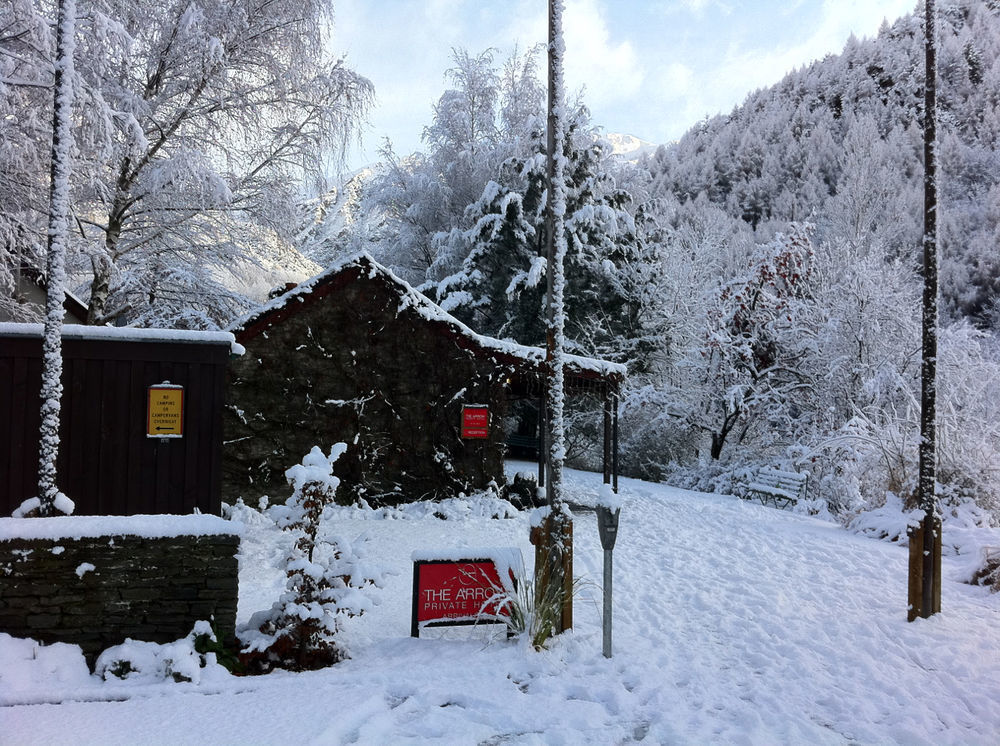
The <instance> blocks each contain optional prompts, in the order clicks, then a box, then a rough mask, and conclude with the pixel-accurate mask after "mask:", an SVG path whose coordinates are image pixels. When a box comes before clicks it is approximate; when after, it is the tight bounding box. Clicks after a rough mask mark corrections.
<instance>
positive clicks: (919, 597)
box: [907, 0, 941, 622]
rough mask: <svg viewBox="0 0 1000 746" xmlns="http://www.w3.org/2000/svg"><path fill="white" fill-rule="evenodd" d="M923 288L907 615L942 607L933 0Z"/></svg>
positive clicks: (927, 20)
mask: <svg viewBox="0 0 1000 746" xmlns="http://www.w3.org/2000/svg"><path fill="white" fill-rule="evenodd" d="M924 76H925V77H924V239H923V249H924V293H923V303H922V315H921V319H922V321H921V329H922V343H921V369H920V450H919V454H920V465H919V482H918V486H917V496H918V499H919V502H920V507H921V508H922V509H923V511H924V517H923V520H922V521H921V523H920V526H919V527H918V528H915V529H911V530H910V573H909V592H908V611H907V619H908V620H909V621H911V622H912V621H913V620H914V619H916V618H917V617H924V618H926V617H929V616H931V615H932V614H935V613H938V612H940V611H941V517H940V516H939V515H938V512H937V496H936V485H935V483H936V481H937V468H936V459H937V427H936V425H937V326H938V299H937V295H938V264H937V263H938V258H937V142H936V140H937V40H936V35H935V9H934V0H924Z"/></svg>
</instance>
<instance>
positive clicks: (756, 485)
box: [743, 469, 809, 508]
mask: <svg viewBox="0 0 1000 746" xmlns="http://www.w3.org/2000/svg"><path fill="white" fill-rule="evenodd" d="M808 480H809V475H808V474H799V473H798V472H795V471H781V470H779V469H761V470H760V471H758V472H757V476H755V477H754V480H753V481H752V482H750V483H749V484H748V485H747V493H746V495H744V497H743V499H744V500H750V499H753V498H757V499H758V500H760V503H761V505H767V504H768V503H771V504H772V505H774V507H776V508H783V507H784V508H787V507H788V506H789V505H795V503H797V502H798V501H799V500H801V499H803V498H804V497H805V496H806V482H807V481H808ZM778 503H781V504H780V505H779V504H778Z"/></svg>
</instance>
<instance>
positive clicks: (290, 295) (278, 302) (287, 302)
mask: <svg viewBox="0 0 1000 746" xmlns="http://www.w3.org/2000/svg"><path fill="white" fill-rule="evenodd" d="M350 269H356V270H360V271H361V272H362V273H367V276H368V277H370V278H374V277H376V276H381V277H383V278H384V279H385V280H387V281H388V282H389V283H390V284H391V285H392V286H394V287H395V288H396V290H397V292H398V293H399V296H400V304H399V310H400V311H402V310H404V309H406V308H411V309H413V310H414V311H415V312H416V313H417V314H418V315H419V316H421V317H422V318H424V319H426V320H428V321H433V322H438V323H440V324H443V325H445V326H447V327H448V328H449V329H450V330H451V331H453V332H454V333H456V334H458V335H459V336H461V337H464V338H465V339H467V340H468V341H470V342H472V343H473V344H474V345H476V346H478V347H480V348H482V349H483V350H489V351H494V352H498V353H501V354H504V355H508V356H510V357H512V358H515V359H517V360H523V361H524V362H527V363H530V364H531V365H532V367H540V366H541V365H542V364H543V363H544V362H545V350H544V349H542V348H541V347H529V346H527V345H522V344H519V343H517V342H515V341H513V340H510V339H496V338H495V337H488V336H486V335H484V334H478V333H477V332H474V331H473V330H472V329H470V328H469V327H468V326H466V325H465V324H464V323H462V322H461V321H459V320H458V319H456V318H455V317H454V316H452V315H451V314H449V313H448V312H447V311H445V310H444V309H443V308H441V307H440V306H439V305H437V304H436V303H434V302H433V301H432V300H430V299H429V298H428V297H427V296H425V295H423V294H422V293H420V292H419V291H417V290H416V289H414V288H413V287H412V286H411V285H410V284H409V283H407V282H406V281H405V280H403V279H401V278H399V277H398V276H396V274H394V273H393V272H392V271H391V270H390V269H388V268H386V267H384V266H383V265H381V264H379V263H378V262H377V261H375V259H373V258H372V256H371V255H370V254H368V253H367V252H364V251H362V252H359V253H357V254H354V255H352V256H350V257H348V258H346V259H344V260H342V261H340V262H338V263H336V264H334V265H331V266H330V267H329V268H327V269H326V270H324V271H323V272H320V273H319V274H318V275H315V276H314V277H311V278H309V279H308V280H305V281H304V282H302V283H300V284H299V285H297V286H295V287H294V288H292V289H291V290H289V291H288V292H286V293H284V294H283V295H279V296H278V297H277V298H274V299H273V300H271V301H269V302H268V303H266V304H265V305H264V306H263V307H261V308H260V309H258V310H257V311H254V312H253V313H251V314H249V315H247V316H244V317H243V318H241V319H239V320H237V321H236V322H234V323H233V324H232V325H230V327H229V330H230V331H231V332H233V333H234V334H235V335H236V336H237V338H238V339H240V340H244V339H248V338H252V337H254V336H256V335H257V334H258V333H260V332H261V331H264V330H265V329H266V328H268V327H270V326H272V324H273V323H277V322H278V321H279V320H280V319H281V318H284V314H282V313H281V312H282V311H285V312H286V313H287V312H294V311H291V309H293V308H294V306H293V305H292V304H294V303H296V302H298V303H305V302H306V301H307V299H308V298H309V297H310V295H311V294H312V293H313V292H314V290H316V289H317V288H320V287H322V286H324V285H325V284H326V283H328V282H329V281H331V280H332V279H333V278H334V277H336V276H338V275H340V274H341V273H342V272H344V271H346V270H350ZM273 317H277V318H273ZM269 322H270V323H269ZM565 362H566V366H567V368H569V369H570V370H571V371H576V372H580V373H591V374H595V375H597V376H600V377H601V378H610V379H616V380H621V379H624V378H625V376H626V375H627V369H626V367H625V366H624V365H622V364H620V363H612V362H608V361H607V360H599V359H597V358H590V357H583V356H581V355H568V354H567V355H565Z"/></svg>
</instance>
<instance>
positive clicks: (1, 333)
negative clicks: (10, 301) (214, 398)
mask: <svg viewBox="0 0 1000 746" xmlns="http://www.w3.org/2000/svg"><path fill="white" fill-rule="evenodd" d="M42 333H43V327H42V325H41V324H16V323H11V322H0V337H38V338H39V339H40V338H41V337H42ZM62 336H63V339H117V340H122V341H128V342H188V343H194V344H228V345H229V346H230V347H231V348H232V352H233V353H234V354H242V353H243V348H242V347H241V346H240V345H238V344H236V337H234V336H233V334H232V332H205V331H193V330H190V329H139V328H135V327H129V326H121V327H118V326H84V325H77V324H72V325H67V326H64V327H63V328H62Z"/></svg>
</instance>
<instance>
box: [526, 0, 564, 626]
mask: <svg viewBox="0 0 1000 746" xmlns="http://www.w3.org/2000/svg"><path fill="white" fill-rule="evenodd" d="M548 10H549V44H548V78H549V81H548V83H549V85H548V137H547V143H546V144H547V148H548V159H547V169H546V175H547V181H548V193H547V200H546V213H545V225H546V335H545V338H546V347H545V350H546V354H545V361H546V377H547V381H546V393H547V406H546V412H547V415H548V416H547V417H546V435H547V437H546V445H547V446H548V448H547V450H546V452H545V465H546V472H547V476H548V478H547V479H546V480H545V495H546V498H547V502H548V506H549V513H548V516H547V518H546V519H545V522H544V524H543V525H542V526H541V527H539V530H537V531H536V532H535V537H536V539H537V541H536V551H535V590H536V594H537V600H538V601H539V602H541V603H546V604H548V603H553V602H554V603H557V604H558V605H559V606H560V607H561V613H560V614H559V615H558V618H557V620H556V622H555V625H554V629H553V632H555V633H556V634H558V633H560V632H563V631H564V630H566V629H568V628H570V627H572V626H573V597H572V584H573V519H572V516H571V514H570V512H569V509H568V508H567V507H566V504H565V501H564V500H563V496H562V481H563V480H562V472H563V460H564V458H565V437H564V435H565V430H564V424H563V403H564V398H565V379H564V371H563V351H564V349H565V340H564V329H565V310H564V305H563V289H564V286H565V273H564V266H563V263H564V258H565V253H566V239H565V226H564V218H565V215H564V213H565V208H566V196H565V195H566V187H565V175H564V171H563V152H564V144H565V132H564V127H563V117H564V104H565V101H564V98H565V97H564V85H563V51H564V45H563V37H562V12H563V3H562V0H548Z"/></svg>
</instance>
